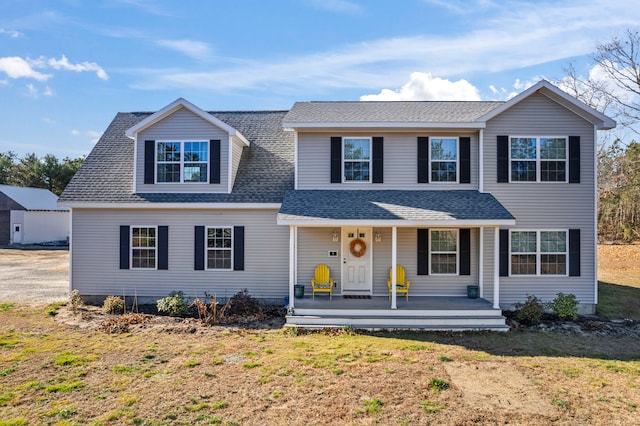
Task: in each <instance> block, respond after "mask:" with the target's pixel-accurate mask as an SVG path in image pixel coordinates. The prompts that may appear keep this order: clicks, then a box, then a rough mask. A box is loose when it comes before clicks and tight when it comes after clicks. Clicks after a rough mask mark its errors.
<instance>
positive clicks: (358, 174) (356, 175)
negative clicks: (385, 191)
mask: <svg viewBox="0 0 640 426" xmlns="http://www.w3.org/2000/svg"><path fill="white" fill-rule="evenodd" d="M344 178H345V180H347V181H365V182H368V181H369V162H368V161H345V163H344Z"/></svg>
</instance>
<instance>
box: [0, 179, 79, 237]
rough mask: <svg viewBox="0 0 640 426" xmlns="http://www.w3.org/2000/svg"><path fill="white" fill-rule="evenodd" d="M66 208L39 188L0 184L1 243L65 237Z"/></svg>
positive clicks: (67, 210) (67, 231)
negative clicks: (59, 205)
mask: <svg viewBox="0 0 640 426" xmlns="http://www.w3.org/2000/svg"><path fill="white" fill-rule="evenodd" d="M68 238H69V209H66V208H62V207H58V197H57V196H56V195H55V194H54V193H53V192H51V191H49V190H47V189H41V188H23V187H19V186H10V185H0V245H7V244H40V243H49V242H59V241H68Z"/></svg>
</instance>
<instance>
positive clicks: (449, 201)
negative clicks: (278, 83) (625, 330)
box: [60, 81, 615, 329]
mask: <svg viewBox="0 0 640 426" xmlns="http://www.w3.org/2000/svg"><path fill="white" fill-rule="evenodd" d="M614 126H615V122H614V121H613V120H611V119H610V118H609V117H607V116H605V115H603V114H601V113H599V112H597V111H595V110H593V109H592V108H590V107H588V106H586V105H585V104H583V103H581V102H579V101H578V100H576V99H574V98H572V97H571V96H569V95H567V94H566V93H564V92H562V91H561V90H560V89H558V88H557V87H555V86H553V85H552V84H550V83H548V82H546V81H541V82H539V83H538V84H536V85H535V86H533V87H531V88H529V89H528V90H526V91H524V92H522V93H521V94H519V95H518V96H516V97H514V98H512V99H511V100H509V101H507V102H301V103H296V104H295V105H293V107H292V108H291V110H290V111H249V112H206V111H203V110H202V109H200V108H199V107H197V106H195V105H193V104H191V103H189V102H187V101H186V100H184V99H178V100H176V101H175V102H173V103H172V104H170V105H168V106H166V107H165V108H163V109H161V110H159V111H157V112H155V113H119V114H118V115H116V117H115V118H114V120H113V122H112V123H111V125H110V126H109V127H108V129H107V130H106V132H105V133H104V135H103V136H102V138H101V139H100V141H99V142H98V144H97V145H96V147H95V148H94V150H93V151H92V152H91V154H90V155H89V156H88V157H87V159H86V161H85V163H84V165H83V166H82V168H81V169H80V171H79V172H78V173H77V175H76V176H75V177H74V179H73V180H72V181H71V183H70V184H69V186H68V187H67V189H66V190H65V192H64V193H63V194H62V197H61V199H60V202H61V203H62V204H63V205H65V206H68V207H70V208H71V214H72V232H71V288H72V289H78V290H79V292H80V294H81V295H83V296H84V297H85V298H87V299H100V298H104V297H105V296H107V295H126V296H127V297H131V296H134V295H135V296H137V297H138V298H139V299H141V300H142V299H153V300H155V299H157V298H160V297H164V296H166V295H167V294H168V293H169V292H171V291H172V290H182V291H184V292H185V294H186V295H187V296H188V297H203V296H204V294H205V292H206V293H208V294H211V295H215V296H216V297H217V298H218V299H224V298H227V297H230V296H232V295H233V294H235V293H237V292H238V291H240V290H242V289H248V291H249V293H250V294H252V295H253V296H254V297H257V298H260V299H265V300H271V301H277V302H282V301H283V300H284V298H285V297H287V298H288V301H289V315H288V317H287V322H288V323H289V324H291V325H302V326H340V325H352V326H355V327H368V328H397V327H411V328H433V329H475V328H488V329H491V328H493V329H505V325H504V318H503V317H502V315H501V309H504V308H507V307H511V306H512V305H513V304H515V303H518V302H522V301H524V300H525V299H526V297H527V296H528V295H535V296H537V297H538V298H540V299H542V300H550V299H553V298H554V297H555V296H556V294H557V293H558V292H564V293H572V294H575V295H576V296H577V298H578V300H579V301H580V308H581V310H582V311H583V312H593V310H594V308H595V304H596V303H597V278H596V276H597V271H596V269H597V268H596V263H597V259H596V253H597V250H596V248H597V246H596V244H597V238H596V236H597V229H596V140H597V138H596V132H597V130H603V129H610V128H612V127H614ZM320 264H325V265H327V266H328V268H329V270H330V275H331V278H332V279H333V287H332V288H331V290H332V292H331V294H326V293H325V294H318V295H315V294H312V289H311V281H312V279H314V278H315V271H316V268H317V266H318V265H320ZM397 265H401V266H402V269H403V270H404V275H406V276H405V277H404V278H405V279H406V280H409V281H410V282H411V285H410V288H409V293H408V296H407V295H406V294H402V295H401V296H400V295H399V294H398V292H397V287H396V286H395V285H389V281H391V282H393V283H395V282H397V280H398V279H399V278H400V277H398V273H399V272H398V271H399V270H398V269H397ZM470 285H471V286H477V290H478V292H479V298H477V299H471V298H468V297H467V295H468V289H467V287H468V286H470ZM296 286H304V289H305V290H306V292H305V296H304V297H302V298H300V297H299V296H301V294H300V293H298V292H297V291H294V289H295V290H298V289H296ZM296 296H298V297H296Z"/></svg>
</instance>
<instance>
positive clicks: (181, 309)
mask: <svg viewBox="0 0 640 426" xmlns="http://www.w3.org/2000/svg"><path fill="white" fill-rule="evenodd" d="M156 306H157V308H158V312H166V313H168V314H169V315H171V316H180V315H185V314H186V313H188V312H189V306H187V302H186V301H185V300H184V293H183V292H182V291H175V290H174V291H172V292H171V293H169V296H167V297H165V298H163V299H160V300H158V302H157V305H156Z"/></svg>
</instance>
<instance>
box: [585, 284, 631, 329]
mask: <svg viewBox="0 0 640 426" xmlns="http://www.w3.org/2000/svg"><path fill="white" fill-rule="evenodd" d="M596 312H597V314H598V315H600V316H602V317H605V318H609V319H618V318H628V319H632V320H636V321H640V288H638V287H631V286H628V285H621V284H614V283H607V282H604V281H598V306H597V308H596Z"/></svg>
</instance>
